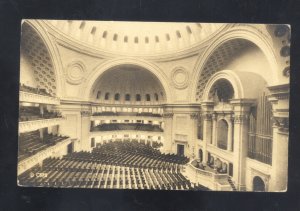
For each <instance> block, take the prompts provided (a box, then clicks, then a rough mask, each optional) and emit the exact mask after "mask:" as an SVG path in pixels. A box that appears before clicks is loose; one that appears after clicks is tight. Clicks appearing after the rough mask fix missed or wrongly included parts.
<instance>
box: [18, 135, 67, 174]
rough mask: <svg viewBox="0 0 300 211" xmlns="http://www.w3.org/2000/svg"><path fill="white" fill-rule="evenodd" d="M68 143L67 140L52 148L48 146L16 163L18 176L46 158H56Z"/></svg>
mask: <svg viewBox="0 0 300 211" xmlns="http://www.w3.org/2000/svg"><path fill="white" fill-rule="evenodd" d="M69 143H71V139H70V138H67V139H66V140H64V141H61V142H58V143H57V144H55V145H54V146H49V147H47V148H46V149H45V150H42V151H40V152H38V153H36V154H34V155H33V156H30V157H28V158H26V159H24V160H22V161H20V162H19V163H18V175H20V174H22V173H23V172H25V171H26V170H28V169H30V168H32V167H33V166H35V165H36V164H38V163H39V162H41V161H42V160H44V159H46V158H48V157H51V156H54V157H56V156H57V155H58V154H57V153H58V152H59V151H61V149H63V148H64V147H66V146H67V145H68V144H69Z"/></svg>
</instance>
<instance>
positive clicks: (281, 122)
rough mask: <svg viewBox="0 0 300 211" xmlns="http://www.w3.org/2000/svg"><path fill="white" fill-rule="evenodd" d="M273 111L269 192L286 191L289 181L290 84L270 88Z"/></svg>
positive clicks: (269, 98) (269, 97)
mask: <svg viewBox="0 0 300 211" xmlns="http://www.w3.org/2000/svg"><path fill="white" fill-rule="evenodd" d="M268 89H269V90H270V93H271V94H270V96H268V100H269V101H270V102H271V104H272V111H273V143H272V145H273V149H272V171H271V180H270V182H269V184H270V187H269V190H268V191H286V190H287V179H288V142H289V93H290V88H289V84H283V85H277V86H272V87H268Z"/></svg>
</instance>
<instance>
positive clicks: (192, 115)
mask: <svg viewBox="0 0 300 211" xmlns="http://www.w3.org/2000/svg"><path fill="white" fill-rule="evenodd" d="M199 117H200V114H199V113H191V114H190V118H191V119H199Z"/></svg>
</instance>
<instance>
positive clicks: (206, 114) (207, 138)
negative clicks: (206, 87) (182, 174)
mask: <svg viewBox="0 0 300 211" xmlns="http://www.w3.org/2000/svg"><path fill="white" fill-rule="evenodd" d="M213 105H214V103H213V102H202V103H201V110H202V117H203V150H202V152H203V163H206V162H207V156H208V152H207V145H208V144H210V143H211V141H212V115H211V112H212V110H213Z"/></svg>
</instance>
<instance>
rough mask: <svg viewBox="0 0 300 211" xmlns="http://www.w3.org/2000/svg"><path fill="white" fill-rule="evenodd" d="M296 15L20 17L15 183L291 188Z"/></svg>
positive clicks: (175, 188)
mask: <svg viewBox="0 0 300 211" xmlns="http://www.w3.org/2000/svg"><path fill="white" fill-rule="evenodd" d="M290 38H291V30H290V26H289V25H284V24H281V25H272V24H233V23H231V24H225V23H182V22H180V23H175V22H169V23H167V22H121V21H81V20H73V21H72V20H34V19H31V20H27V19H26V20H23V21H22V31H21V46H20V89H19V131H18V137H19V140H18V172H17V174H18V177H17V179H18V185H19V186H28V187H32V186H34V187H62V188H95V189H97V188H98V189H149V190H200V191H266V192H282V191H286V190H287V182H288V181H287V178H288V143H289V93H290V88H289V87H290V86H289V84H290V82H289V81H290Z"/></svg>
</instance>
